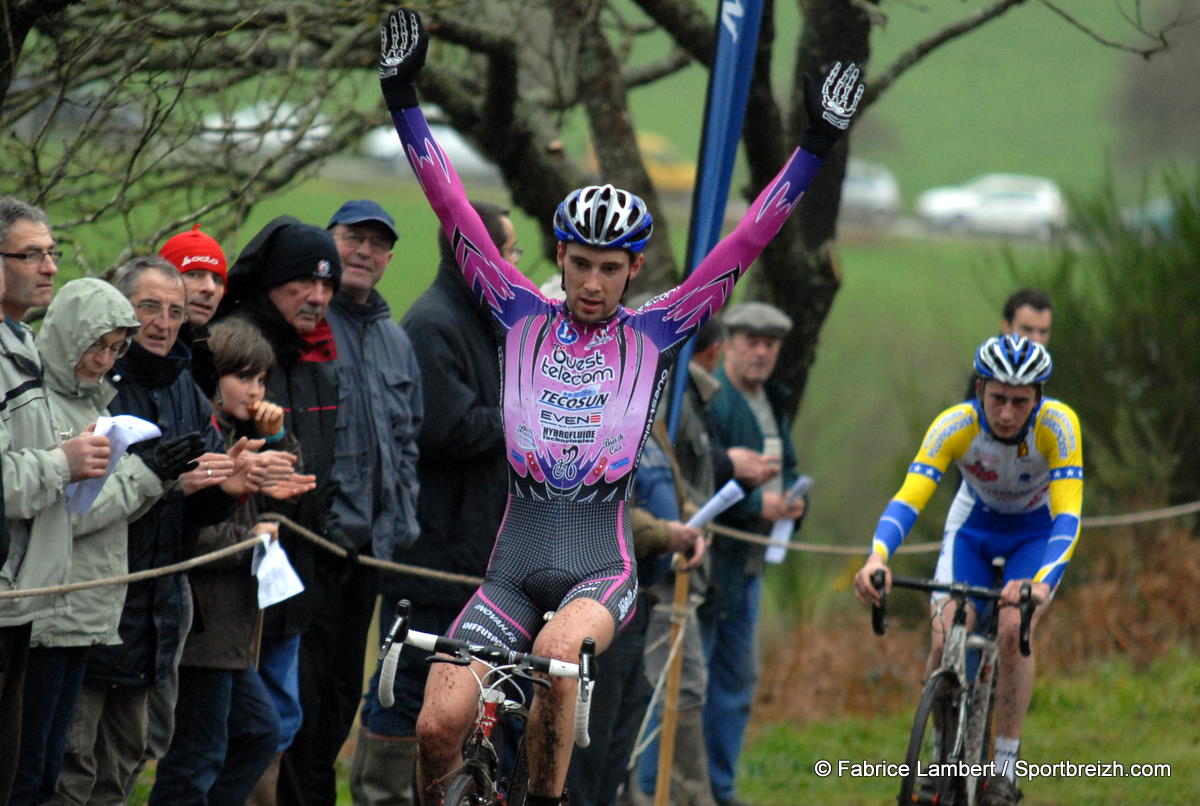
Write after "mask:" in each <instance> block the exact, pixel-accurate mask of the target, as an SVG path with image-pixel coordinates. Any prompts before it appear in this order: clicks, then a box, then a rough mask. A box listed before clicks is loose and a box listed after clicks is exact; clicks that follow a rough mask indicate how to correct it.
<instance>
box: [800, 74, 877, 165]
mask: <svg viewBox="0 0 1200 806" xmlns="http://www.w3.org/2000/svg"><path fill="white" fill-rule="evenodd" d="M843 68H845V69H843ZM858 76H859V71H858V66H857V65H856V64H854V62H847V63H846V64H844V65H843V64H842V62H835V63H834V65H833V67H831V68H829V73H828V74H826V76H825V83H824V84H823V85H822V86H821V90H820V92H818V91H817V82H816V80H815V79H813V77H812V76H811V75H809V74H808V73H805V74H804V109H805V111H806V112H807V113H808V129H807V130H806V131H805V132H804V136H803V137H801V138H800V147H801V148H803V149H804V150H805V151H808V152H809V153H811V154H816V155H817V156H818V157H822V158H824V157H825V155H827V154H828V153H829V152H830V150H831V149H832V148H833V147H834V146H835V145H836V144H837V141H838V140H839V139H840V138H841V136H842V134H843V133H844V132H845V131H846V129H848V128H850V119H851V118H853V117H854V112H855V110H857V109H858V102H859V100H860V99H861V98H862V95H863V90H865V89H866V87H865V86H864V85H863V83H862V82H861V81H859V80H858Z"/></svg>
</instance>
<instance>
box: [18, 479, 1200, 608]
mask: <svg viewBox="0 0 1200 806" xmlns="http://www.w3.org/2000/svg"><path fill="white" fill-rule="evenodd" d="M1196 512H1200V501H1192V502H1191V503H1187V504H1177V505H1175V506H1169V507H1160V508H1158V509H1149V510H1143V511H1141V512H1130V513H1126V514H1122V515H1091V516H1087V517H1084V518H1083V519H1082V520H1081V521H1080V524H1081V526H1082V528H1084V529H1104V528H1111V527H1114V526H1132V525H1135V524H1139V523H1151V522H1153V521H1161V520H1167V519H1168V518H1180V517H1183V516H1185V515H1191V514H1193V513H1196ZM260 518H261V519H262V520H264V521H274V522H275V523H278V524H279V525H281V526H285V527H287V528H288V529H291V530H292V531H293V532H295V533H296V534H297V535H299V536H300V537H303V538H304V539H306V540H308V541H310V542H312V543H314V544H315V545H317V546H318V547H320V548H322V549H324V550H325V551H328V552H330V553H331V554H335V555H337V556H339V557H347V556H349V552H348V551H346V549H344V548H342V547H341V546H339V545H337V544H336V543H333V542H331V541H329V540H327V539H325V538H323V537H321V536H320V535H318V534H317V533H316V532H313V531H312V530H310V529H306V528H305V527H303V526H301V525H300V524H298V523H296V522H295V521H293V520H292V519H291V518H288V517H287V516H286V515H280V514H279V513H277V512H267V513H264V514H263V515H261V516H260ZM705 528H706V529H707V530H709V531H711V532H713V533H715V534H719V535H724V536H725V537H729V538H732V539H734V540H742V541H745V542H747V543H755V544H757V545H760V546H770V545H773V541H772V540H771V538H769V537H764V536H762V535H759V534H755V533H753V532H746V531H743V530H741V529H734V528H731V527H729V526H721V525H719V524H715V523H712V524H709V525H708V526H706V527H705ZM258 542H259V540H258V538H257V537H251V538H247V539H246V540H243V541H242V542H240V543H237V544H235V545H232V546H226V547H225V548H223V549H218V550H216V551H211V552H209V553H207V554H201V555H199V556H196V557H192V558H191V559H189V560H184V561H183V562H178V563H174V564H172V565H164V566H161V567H159V568H149V569H147V570H145V571H137V572H135V573H132V574H125V575H124V576H118V577H107V578H105V579H90V580H88V581H86V582H72V583H70V584H67V585H52V586H48V587H44V588H27V589H22V590H7V591H0V601H4V600H6V599H20V598H24V597H28V596H52V595H59V594H64V593H71V592H72V591H78V590H86V589H88V588H100V587H104V586H105V585H128V584H130V583H133V582H142V581H144V580H147V579H153V578H155V577H160V576H166V575H167V574H178V573H181V572H183V571H190V570H191V569H193V568H197V567H199V566H202V565H207V564H208V563H210V562H213V561H214V560H219V559H222V558H224V557H229V556H231V555H233V554H238V553H240V552H243V551H245V550H247V549H249V548H251V547H253V546H254V544H255V543H258ZM774 545H783V546H785V547H786V548H787V549H788V551H803V552H809V553H814V554H842V555H860V554H862V553H863V552H864V551H865V549H864V548H862V547H860V546H838V545H833V544H830V543H806V542H801V541H798V540H790V541H788V542H787V543H786V544H782V543H780V544H774ZM941 546H942V544H941V543H939V542H933V541H931V542H927V543H902V544H901V545H900V548H899V549H897V551H899V552H901V553H905V554H909V553H918V552H930V551H937V550H939V549H940V548H941ZM356 559H357V561H358V562H359V563H361V564H363V565H367V566H370V567H372V568H377V569H379V570H381V571H388V572H391V573H396V574H409V575H410V576H421V577H428V578H430V579H438V580H441V581H443V582H452V583H456V584H460V585H470V586H473V587H474V586H478V585H480V584H481V583H482V582H483V578H482V577H477V576H470V575H468V574H455V573H453V572H450V571H439V570H437V569H435V568H424V567H422V566H419V565H409V564H408V563H398V562H394V561H392V560H380V559H378V558H376V557H362V556H359V557H357V558H356Z"/></svg>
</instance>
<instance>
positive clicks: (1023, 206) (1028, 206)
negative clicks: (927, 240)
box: [917, 173, 1067, 239]
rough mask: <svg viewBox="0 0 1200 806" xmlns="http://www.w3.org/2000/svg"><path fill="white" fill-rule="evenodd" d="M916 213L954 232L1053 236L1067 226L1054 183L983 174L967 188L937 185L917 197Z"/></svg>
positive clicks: (934, 225) (1036, 178)
mask: <svg viewBox="0 0 1200 806" xmlns="http://www.w3.org/2000/svg"><path fill="white" fill-rule="evenodd" d="M917 215H918V216H920V217H921V219H922V220H923V221H924V222H925V223H926V224H928V225H929V226H931V227H934V228H937V229H945V230H951V231H954V232H972V233H988V234H1000V235H1017V236H1023V237H1028V238H1039V239H1046V238H1049V237H1050V236H1051V235H1052V234H1054V233H1055V232H1058V231H1061V230H1063V229H1065V228H1066V226H1067V205H1066V202H1065V201H1064V200H1063V195H1062V192H1061V191H1060V190H1059V189H1058V185H1056V184H1055V183H1054V182H1053V181H1052V180H1050V179H1044V178H1042V177H1037V176H1022V175H1020V174H1002V173H994V174H984V175H983V176H979V177H976V178H975V179H972V180H971V181H969V182H967V183H966V184H963V185H956V186H951V187H935V188H930V189H929V190H927V191H925V192H924V193H922V194H921V195H920V196H918V197H917Z"/></svg>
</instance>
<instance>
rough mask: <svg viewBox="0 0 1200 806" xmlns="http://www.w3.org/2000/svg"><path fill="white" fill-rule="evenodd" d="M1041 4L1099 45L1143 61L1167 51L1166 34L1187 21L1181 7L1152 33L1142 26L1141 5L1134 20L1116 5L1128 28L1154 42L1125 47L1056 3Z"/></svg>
mask: <svg viewBox="0 0 1200 806" xmlns="http://www.w3.org/2000/svg"><path fill="white" fill-rule="evenodd" d="M1041 3H1042V5H1044V6H1045V7H1046V8H1048V9H1050V10H1051V11H1053V12H1054V13H1055V14H1057V15H1058V16H1060V17H1062V18H1063V19H1064V20H1066V21H1067V23H1068V24H1070V25H1071V26H1072V27H1074V28H1077V29H1079V30H1080V31H1082V32H1083V33H1085V34H1087V35H1088V36H1089V37H1091V38H1092V39H1094V40H1095V41H1097V42H1099V43H1100V44H1101V45H1104V46H1105V47H1110V48H1116V49H1117V50H1124V51H1127V52H1129V53H1135V54H1137V55H1138V56H1141V57H1142V58H1143V59H1149V58H1150V57H1152V56H1153V55H1154V54H1156V53H1162V52H1163V51H1164V50H1167V49H1168V48H1169V47H1171V44H1170V42H1168V41H1167V32H1168V31H1170V30H1171V29H1172V28H1174V27H1176V26H1177V25H1181V24H1184V23H1185V22H1186V21H1187V20H1186V18H1185V16H1184V14H1183V10H1182V7H1181V8H1180V12H1179V14H1178V15H1177V16H1176V18H1175V20H1173V21H1172V22H1171V23H1169V24H1167V25H1165V26H1163V27H1162V28H1160V29H1159V30H1157V31H1152V30H1150V29H1148V28H1146V27H1145V26H1144V25H1143V24H1142V20H1141V3H1140V2H1139V3H1138V4H1137V8H1138V13H1137V14H1136V15H1135V17H1134V18H1131V17H1130V16H1129V14H1128V13H1126V12H1125V10H1124V8H1121V7H1120V5H1119V4H1118V8H1121V14H1122V16H1123V17H1124V18H1125V20H1126V21H1127V22H1129V24H1130V26H1131V27H1133V28H1134V29H1135V30H1136V31H1137V32H1138V33H1140V34H1142V35H1144V36H1146V37H1147V38H1149V39H1152V40H1153V41H1154V44H1153V45H1148V46H1145V47H1137V46H1135V45H1127V44H1125V43H1124V42H1118V41H1117V40H1115V39H1111V38H1109V37H1106V36H1103V35H1102V34H1101V33H1100V32H1099V31H1097V30H1096V29H1095V28H1092V27H1091V26H1089V25H1087V24H1086V23H1084V22H1083V21H1081V20H1080V19H1079V18H1077V17H1075V16H1074V15H1072V14H1071V13H1070V12H1068V11H1067V10H1066V9H1064V8H1063V7H1062V6H1059V5H1058V4H1057V3H1053V2H1051V0H1041ZM1193 19H1195V17H1193Z"/></svg>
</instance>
